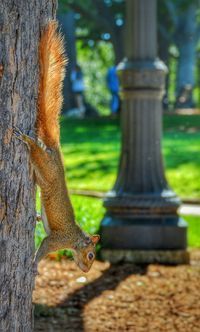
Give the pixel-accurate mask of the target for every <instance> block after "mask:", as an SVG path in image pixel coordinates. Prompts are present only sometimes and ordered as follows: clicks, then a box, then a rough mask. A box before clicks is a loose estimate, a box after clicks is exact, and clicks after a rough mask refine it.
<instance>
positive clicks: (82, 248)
mask: <svg viewBox="0 0 200 332" xmlns="http://www.w3.org/2000/svg"><path fill="white" fill-rule="evenodd" d="M99 239H100V236H99V235H91V236H89V235H88V236H85V237H84V238H83V239H81V241H80V242H79V243H78V244H77V245H76V246H75V247H74V248H73V257H74V261H75V263H76V264H77V265H78V267H79V268H80V269H81V270H82V271H83V272H88V271H89V270H90V268H91V266H92V263H93V262H94V259H95V246H96V244H97V242H98V241H99Z"/></svg>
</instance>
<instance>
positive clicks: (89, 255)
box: [87, 252, 94, 261]
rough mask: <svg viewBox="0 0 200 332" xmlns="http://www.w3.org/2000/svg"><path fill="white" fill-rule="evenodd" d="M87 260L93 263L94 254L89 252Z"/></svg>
mask: <svg viewBox="0 0 200 332" xmlns="http://www.w3.org/2000/svg"><path fill="white" fill-rule="evenodd" d="M87 258H88V259H89V261H91V260H92V259H93V258H94V254H93V252H89V253H88V255H87Z"/></svg>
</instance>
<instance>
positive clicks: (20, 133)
mask: <svg viewBox="0 0 200 332" xmlns="http://www.w3.org/2000/svg"><path fill="white" fill-rule="evenodd" d="M13 134H14V135H15V136H16V137H17V138H18V139H21V140H22V138H21V137H22V136H23V133H22V131H21V130H20V129H19V128H17V127H15V126H13Z"/></svg>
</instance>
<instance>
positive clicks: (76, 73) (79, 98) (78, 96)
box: [70, 64, 85, 118]
mask: <svg viewBox="0 0 200 332" xmlns="http://www.w3.org/2000/svg"><path fill="white" fill-rule="evenodd" d="M70 78H71V82H72V91H73V92H74V95H75V103H76V109H77V111H78V113H79V114H78V115H79V117H80V118H83V117H84V116H85V104H84V90H85V85H84V78H83V72H82V70H81V67H80V66H79V65H78V64H76V66H75V68H74V69H73V70H72V72H71V77H70Z"/></svg>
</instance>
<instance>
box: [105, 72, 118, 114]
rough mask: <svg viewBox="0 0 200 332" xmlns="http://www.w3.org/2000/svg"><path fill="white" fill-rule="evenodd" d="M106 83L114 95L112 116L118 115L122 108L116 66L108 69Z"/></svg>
mask: <svg viewBox="0 0 200 332" xmlns="http://www.w3.org/2000/svg"><path fill="white" fill-rule="evenodd" d="M106 81H107V86H108V89H109V90H110V92H111V95H112V99H111V112H112V114H117V113H118V112H119V108H120V99H119V79H118V76H117V70H116V67H115V66H113V67H111V68H109V69H108V72H107V77H106Z"/></svg>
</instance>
